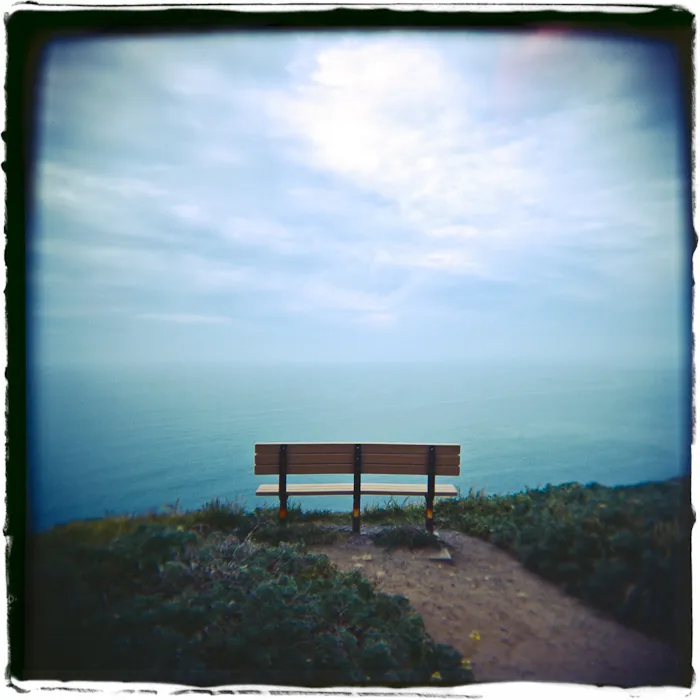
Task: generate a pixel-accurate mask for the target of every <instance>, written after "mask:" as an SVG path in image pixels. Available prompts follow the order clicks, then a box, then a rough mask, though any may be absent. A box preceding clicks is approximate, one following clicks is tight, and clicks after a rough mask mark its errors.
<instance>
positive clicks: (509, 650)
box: [311, 531, 683, 687]
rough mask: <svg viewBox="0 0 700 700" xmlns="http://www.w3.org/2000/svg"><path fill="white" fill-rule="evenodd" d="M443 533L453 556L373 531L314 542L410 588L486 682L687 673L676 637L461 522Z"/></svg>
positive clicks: (635, 681) (671, 680)
mask: <svg viewBox="0 0 700 700" xmlns="http://www.w3.org/2000/svg"><path fill="white" fill-rule="evenodd" d="M440 537H441V538H442V539H443V541H445V542H446V543H447V544H448V545H449V547H450V550H451V554H452V561H451V562H444V561H435V560H431V559H430V557H431V556H433V555H435V554H436V552H435V551H434V550H426V549H422V550H414V551H409V550H406V549H395V550H393V551H391V552H388V551H385V550H383V549H381V548H379V547H376V546H374V544H373V542H372V540H371V539H370V538H369V537H368V536H367V535H365V534H363V535H360V536H358V535H343V536H342V537H341V538H340V539H339V540H338V542H336V543H335V544H333V545H324V546H317V547H312V548H311V551H313V552H315V553H324V554H327V555H328V556H329V557H330V559H331V560H332V561H333V562H334V563H335V564H337V565H338V567H339V568H340V569H342V570H345V571H349V570H351V569H353V568H359V569H362V570H363V571H364V573H365V575H366V576H367V577H368V578H369V579H370V580H372V581H375V582H376V583H377V584H378V585H379V587H380V589H381V590H383V591H385V592H386V593H392V594H401V595H404V596H406V597H407V598H408V599H409V600H410V601H411V604H412V605H413V607H414V608H415V609H416V610H417V611H418V612H419V613H420V614H421V615H422V617H423V620H424V622H425V626H426V629H427V630H428V632H429V633H430V635H431V636H432V637H433V638H434V639H436V640H437V641H440V642H444V643H448V644H452V645H453V646H454V647H455V648H457V649H458V650H459V651H460V652H461V653H462V655H463V656H465V657H467V658H469V659H470V661H471V666H472V668H473V670H474V675H475V677H476V679H477V681H479V682H503V681H537V682H546V681H552V682H560V683H585V684H590V685H616V686H623V687H633V686H645V685H681V684H682V683H683V675H682V663H681V660H680V659H679V658H678V655H677V654H676V652H674V650H673V649H672V648H671V647H669V646H667V645H665V644H663V643H661V642H659V641H656V640H654V639H651V638H648V637H646V636H644V635H643V634H640V633H639V632H636V631H634V630H630V629H628V628H626V627H623V626H622V625H620V624H619V623H617V622H615V621H613V620H611V619H608V618H606V617H605V616H603V615H602V614H600V613H597V612H596V611H594V610H592V609H590V608H588V607H587V606H585V605H584V604H583V603H581V602H580V601H578V600H576V599H575V598H572V597H570V596H567V595H566V594H565V593H563V592H562V591H561V590H560V589H559V588H558V587H557V586H555V585H553V584H551V583H549V582H547V581H544V580H543V579H541V578H539V577H538V576H536V575H535V574H532V573H531V572H529V571H527V570H526V569H525V568H524V567H523V566H522V565H521V564H520V563H518V562H517V561H516V560H515V559H513V558H511V557H510V556H508V555H507V554H506V553H505V552H503V551H501V550H499V549H498V548H496V547H494V546H493V545H490V544H488V543H487V542H483V541H482V540H479V539H476V538H473V537H468V536H467V535H464V534H462V533H458V532H448V531H441V532H440ZM477 633H478V634H477Z"/></svg>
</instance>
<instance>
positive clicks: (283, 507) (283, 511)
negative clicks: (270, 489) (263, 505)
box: [280, 496, 287, 525]
mask: <svg viewBox="0 0 700 700" xmlns="http://www.w3.org/2000/svg"><path fill="white" fill-rule="evenodd" d="M286 522H287V497H286V496H285V497H284V498H280V523H282V524H283V525H284V524H285V523H286Z"/></svg>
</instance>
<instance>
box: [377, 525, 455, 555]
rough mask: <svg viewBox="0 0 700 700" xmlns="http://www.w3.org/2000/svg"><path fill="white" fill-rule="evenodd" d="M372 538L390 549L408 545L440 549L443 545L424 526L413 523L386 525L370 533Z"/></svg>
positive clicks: (410, 547) (416, 547)
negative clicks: (378, 530)
mask: <svg viewBox="0 0 700 700" xmlns="http://www.w3.org/2000/svg"><path fill="white" fill-rule="evenodd" d="M372 539H373V540H374V543H375V544H376V545H379V546H380V547H385V548H386V549H390V550H391V549H395V548H396V547H408V548H409V549H418V548H420V547H428V548H430V549H440V547H441V546H443V545H442V543H441V542H440V540H439V539H438V538H437V536H436V535H434V534H431V533H430V532H428V531H427V530H425V528H422V527H418V526H415V525H394V526H392V527H387V528H384V529H383V530H381V531H380V532H378V533H376V534H374V535H372Z"/></svg>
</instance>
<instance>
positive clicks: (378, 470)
mask: <svg viewBox="0 0 700 700" xmlns="http://www.w3.org/2000/svg"><path fill="white" fill-rule="evenodd" d="M278 471H279V467H278V466H277V465H276V464H275V465H263V466H256V467H255V473H256V474H257V475H258V476H272V475H275V474H277V473H278ZM352 472H353V468H352V465H347V464H327V463H324V464H308V463H306V462H305V463H301V464H300V463H298V462H295V461H293V460H290V462H289V463H288V464H287V474H352ZM362 473H363V474H406V475H409V474H410V475H415V476H421V475H425V474H427V467H426V465H424V464H423V465H420V466H419V465H405V464H401V463H400V464H377V463H374V462H370V463H369V464H367V463H366V462H364V461H363V464H362ZM436 473H437V474H438V476H459V465H457V464H455V465H449V466H445V465H442V466H440V467H436Z"/></svg>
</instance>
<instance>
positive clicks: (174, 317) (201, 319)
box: [136, 313, 231, 325]
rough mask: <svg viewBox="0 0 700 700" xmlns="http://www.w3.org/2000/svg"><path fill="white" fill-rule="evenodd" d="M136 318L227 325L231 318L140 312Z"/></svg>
mask: <svg viewBox="0 0 700 700" xmlns="http://www.w3.org/2000/svg"><path fill="white" fill-rule="evenodd" d="M136 318H138V319H142V320H147V321H164V322H166V323H180V324H188V325H189V324H195V325H198V324H206V325H212V324H213V325H229V324H230V323H231V319H230V318H228V317H226V316H202V315H198V314H163V313H142V314H137V315H136Z"/></svg>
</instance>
